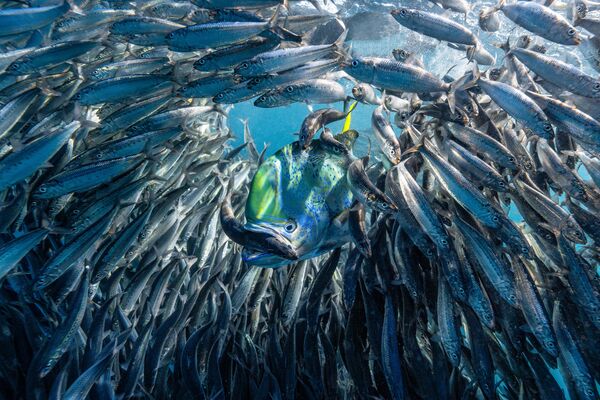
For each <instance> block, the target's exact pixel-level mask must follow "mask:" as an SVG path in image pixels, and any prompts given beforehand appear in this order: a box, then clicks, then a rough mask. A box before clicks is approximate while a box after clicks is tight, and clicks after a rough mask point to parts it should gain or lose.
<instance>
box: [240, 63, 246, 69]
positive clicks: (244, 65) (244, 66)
mask: <svg viewBox="0 0 600 400" xmlns="http://www.w3.org/2000/svg"><path fill="white" fill-rule="evenodd" d="M240 68H248V63H247V62H243V63H242V64H241V65H240Z"/></svg>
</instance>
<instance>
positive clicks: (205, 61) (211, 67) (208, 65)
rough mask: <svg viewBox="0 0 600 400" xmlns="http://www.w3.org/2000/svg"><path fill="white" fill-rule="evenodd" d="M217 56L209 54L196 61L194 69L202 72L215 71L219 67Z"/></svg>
mask: <svg viewBox="0 0 600 400" xmlns="http://www.w3.org/2000/svg"><path fill="white" fill-rule="evenodd" d="M214 59H215V56H213V55H211V54H207V55H205V56H204V57H201V58H199V59H198V60H196V61H195V62H194V69H196V70H198V71H202V72H210V71H215V70H217V69H218V68H219V67H218V65H216V63H215V62H214Z"/></svg>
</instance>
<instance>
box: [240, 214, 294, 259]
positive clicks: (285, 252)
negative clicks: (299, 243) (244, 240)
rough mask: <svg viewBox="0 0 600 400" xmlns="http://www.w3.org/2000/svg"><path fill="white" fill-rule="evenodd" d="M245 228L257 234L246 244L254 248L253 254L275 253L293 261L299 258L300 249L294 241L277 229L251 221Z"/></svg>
mask: <svg viewBox="0 0 600 400" xmlns="http://www.w3.org/2000/svg"><path fill="white" fill-rule="evenodd" d="M244 228H245V229H246V231H247V232H248V234H249V235H250V236H255V237H252V238H250V240H249V243H248V245H247V246H245V247H246V248H248V249H251V250H253V251H254V253H253V254H256V255H258V254H263V255H265V256H267V255H273V256H276V257H279V258H283V259H286V260H291V261H293V260H297V259H298V251H297V250H296V248H295V246H294V245H293V244H292V242H291V241H290V240H289V239H288V238H286V237H285V236H283V235H282V234H280V233H279V232H277V231H276V230H275V229H271V228H269V227H268V226H265V225H259V224H253V223H250V222H249V223H247V224H246V226H245V227H244ZM253 233H254V234H255V235H253Z"/></svg>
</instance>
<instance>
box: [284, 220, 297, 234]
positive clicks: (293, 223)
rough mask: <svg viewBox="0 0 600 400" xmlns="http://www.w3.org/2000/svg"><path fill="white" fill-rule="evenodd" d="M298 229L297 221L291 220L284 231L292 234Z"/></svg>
mask: <svg viewBox="0 0 600 400" xmlns="http://www.w3.org/2000/svg"><path fill="white" fill-rule="evenodd" d="M296 227H297V225H296V221H294V220H289V221H288V222H287V223H286V224H285V226H284V227H283V229H285V231H286V232H287V233H292V232H294V231H295V230H296Z"/></svg>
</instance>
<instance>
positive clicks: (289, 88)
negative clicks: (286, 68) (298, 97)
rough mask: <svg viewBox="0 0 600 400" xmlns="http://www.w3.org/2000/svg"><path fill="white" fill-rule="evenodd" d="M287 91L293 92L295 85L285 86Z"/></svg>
mask: <svg viewBox="0 0 600 400" xmlns="http://www.w3.org/2000/svg"><path fill="white" fill-rule="evenodd" d="M285 91H286V92H288V93H292V92H293V91H294V87H293V86H288V87H286V88H285Z"/></svg>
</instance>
